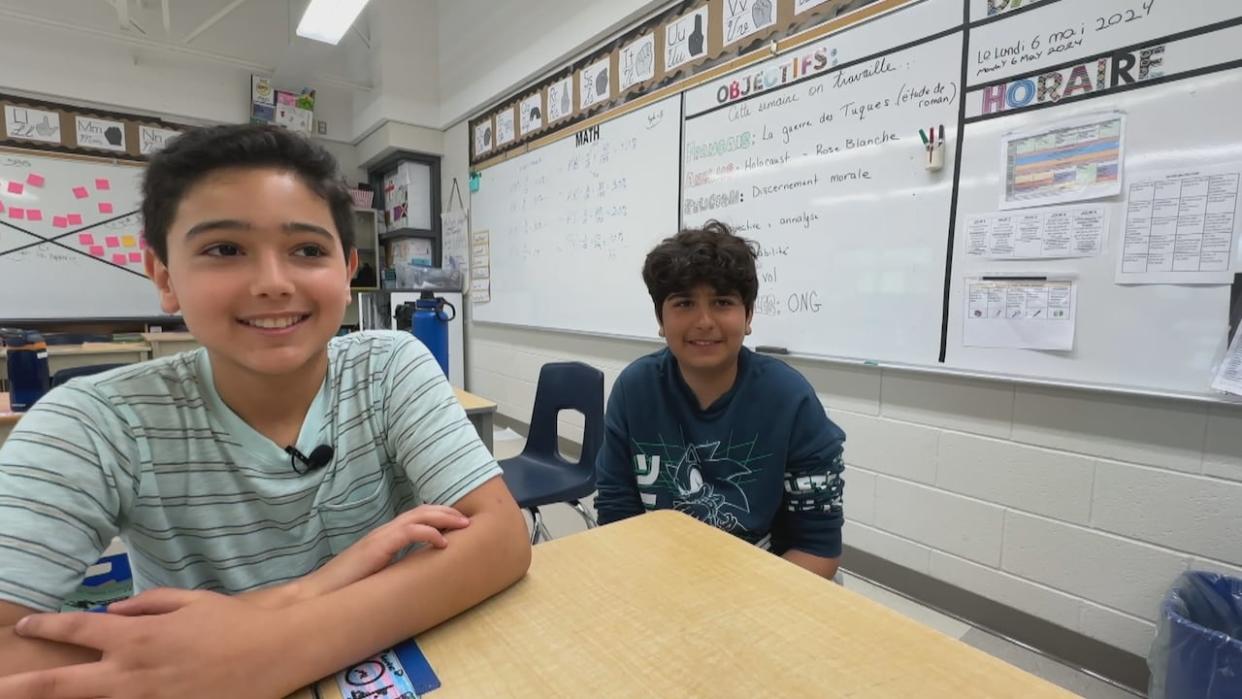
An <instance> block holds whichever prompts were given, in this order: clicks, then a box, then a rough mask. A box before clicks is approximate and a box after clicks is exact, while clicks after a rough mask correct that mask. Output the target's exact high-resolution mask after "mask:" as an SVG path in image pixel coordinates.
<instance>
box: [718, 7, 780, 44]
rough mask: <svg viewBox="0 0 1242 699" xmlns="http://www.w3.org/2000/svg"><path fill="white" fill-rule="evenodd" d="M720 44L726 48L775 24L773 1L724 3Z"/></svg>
mask: <svg viewBox="0 0 1242 699" xmlns="http://www.w3.org/2000/svg"><path fill="white" fill-rule="evenodd" d="M723 7H724V22H722V23H721V26H720V34H721V43H722V44H723V45H724V46H728V45H730V44H732V43H734V42H737V41H742V40H743V39H746V38H748V37H750V36H753V35H754V34H757V33H759V32H761V31H763V30H764V29H767V28H768V27H771V26H772V25H774V24H776V2H775V0H729V1H728V2H726V3H724V6H723Z"/></svg>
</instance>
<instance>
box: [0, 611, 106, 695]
mask: <svg viewBox="0 0 1242 699" xmlns="http://www.w3.org/2000/svg"><path fill="white" fill-rule="evenodd" d="M37 611H39V610H35V609H31V608H29V607H23V606H21V605H19V604H14V603H12V602H5V601H3V600H0V677H4V676H5V675H12V674H16V673H18V672H25V671H29V670H42V669H45V668H53V667H60V666H62V665H74V664H77V663H85V662H91V661H93V660H98V659H99V651H97V650H95V649H93V648H82V647H80V646H72V645H68V644H64V643H52V642H50V641H40V640H34V639H28V638H21V637H19V636H17V635H16V634H15V633H14V632H13V626H14V624H16V623H17V622H18V620H19V619H21V618H22V617H24V616H26V615H28V614H34V613H36V612H37Z"/></svg>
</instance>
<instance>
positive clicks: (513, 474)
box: [500, 362, 604, 544]
mask: <svg viewBox="0 0 1242 699" xmlns="http://www.w3.org/2000/svg"><path fill="white" fill-rule="evenodd" d="M562 410H577V411H578V412H580V413H582V415H583V416H584V417H585V418H586V428H585V429H584V430H583V432H582V454H581V455H580V456H579V457H578V461H577V463H574V462H571V461H568V460H566V459H564V458H562V457H561V454H560V450H559V449H558V448H557V442H558V438H559V435H558V434H557V424H556V419H557V415H558V414H559V413H560V411H562ZM603 443H604V373H603V372H601V371H600V370H599V369H596V368H595V367H592V366H588V365H586V364H583V363H582V362H555V363H550V364H544V365H543V368H541V369H540V370H539V385H538V386H537V387H536V389H535V408H534V410H533V411H532V412H531V416H530V431H529V433H528V434H527V438H526V446H525V448H523V449H522V453H521V454H520V455H518V456H515V457H513V458H511V459H504V460H502V461H501V462H500V468H501V469H502V470H503V471H504V478H505V485H507V486H509V492H511V493H513V499H514V500H517V504H518V507H521V508H523V509H525V510H529V511H530V514H531V519H532V522H533V527H532V533H531V538H530V542H531V543H532V544H534V543H537V542H538V541H539V539H540V538H544V539H551V538H552V537H551V536H550V535H549V534H548V530H547V528H546V527H545V526H544V524H543V520H542V518H541V517H540V514H539V508H540V507H543V506H544V505H555V504H558V503H566V504H568V505H570V506H572V507H573V508H574V509H575V510H577V511H578V514H580V515H582V519H584V520H586V524H587V528H588V529H590V528H592V527H594V526H595V518H593V517H592V516H591V514H590V513H589V512H587V510H586V508H584V507H583V506H582V503H580V502H578V501H579V499H581V498H584V497H586V496H588V495H590V494H591V493H593V492H595V456H596V455H597V454H598V453H599V449H600V447H601V446H602V445H603Z"/></svg>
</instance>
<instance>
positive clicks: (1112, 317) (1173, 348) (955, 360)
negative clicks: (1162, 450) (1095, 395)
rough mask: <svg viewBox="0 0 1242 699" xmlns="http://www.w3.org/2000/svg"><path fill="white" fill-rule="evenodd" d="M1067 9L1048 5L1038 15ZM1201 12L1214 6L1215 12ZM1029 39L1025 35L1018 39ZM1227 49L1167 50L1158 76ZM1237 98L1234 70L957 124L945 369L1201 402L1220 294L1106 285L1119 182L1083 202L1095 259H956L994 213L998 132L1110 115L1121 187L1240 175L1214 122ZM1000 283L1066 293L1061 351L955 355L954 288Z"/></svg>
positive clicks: (1228, 134) (1223, 123)
mask: <svg viewBox="0 0 1242 699" xmlns="http://www.w3.org/2000/svg"><path fill="white" fill-rule="evenodd" d="M1068 4H1070V3H1067V2H1060V3H1054V4H1052V5H1049V6H1048V8H1047V11H1051V10H1052V8H1054V7H1056V6H1057V5H1068ZM1102 4H1103V3H1101V5H1102ZM1198 5H1199V3H1186V6H1185V9H1186V14H1191V15H1194V14H1196V13H1199V14H1202V13H1203V12H1204V11H1205V8H1204V7H1198ZM1206 5H1207V6H1212V7H1216V6H1217V3H1213V2H1207V3H1206ZM1044 11H1045V10H1044V8H1041V9H1039V10H1032V11H1030V12H1029V13H1025V14H1022V15H1017V16H1015V17H1014V18H1013V19H1012V20H1004V21H1001V22H998V23H997V24H999V25H1004V24H1006V23H1007V22H1014V23H1019V22H1035V21H1038V20H1041V17H1040V13H1041V12H1044ZM1233 12H1234V14H1235V15H1237V14H1238V12H1239V8H1236V7H1235V8H1234V10H1233ZM1181 26H1182V25H1180V24H1177V25H1174V27H1173V28H1175V29H1176V28H1180V27H1181ZM1011 31H1013V30H1011ZM1030 31H1031V29H1030V27H1028V28H1027V29H1026V30H1022V31H1021V33H1030ZM1238 46H1242V27H1232V28H1226V29H1222V30H1219V31H1217V32H1212V33H1210V34H1206V35H1203V36H1200V37H1196V38H1193V39H1184V40H1182V41H1179V42H1170V43H1169V44H1168V46H1167V50H1166V52H1165V53H1166V55H1167V56H1168V58H1167V61H1166V63H1165V65H1164V66H1162V69H1164V70H1165V71H1166V73H1167V74H1170V75H1173V74H1176V73H1178V72H1180V71H1182V70H1189V69H1193V68H1194V67H1196V64H1211V63H1214V62H1216V61H1218V60H1219V61H1222V62H1223V61H1224V60H1236V59H1237V54H1238V49H1237V48H1236V47H1238ZM972 94H973V93H972ZM1239 95H1242V70H1236V69H1235V70H1228V71H1222V72H1216V73H1211V74H1208V75H1204V76H1201V77H1194V78H1189V79H1186V80H1179V81H1174V82H1168V83H1165V84H1160V85H1155V86H1151V87H1144V88H1143V89H1136V90H1131V91H1128V92H1122V93H1118V94H1115V95H1111V96H1108V97H1102V98H1100V99H1094V100H1085V101H1080V102H1074V103H1071V104H1063V105H1060V106H1055V107H1051V108H1047V109H1041V110H1038V111H1034V112H1027V113H1019V114H1015V115H1008V116H1000V117H998V118H993V119H990V120H986V121H980V122H977V123H969V124H967V125H966V127H965V141H964V146H965V148H964V151H963V154H962V173H961V175H962V176H961V184H960V194H959V208H958V218H957V230H958V231H959V234H958V235H957V236H956V238H955V245H954V258H953V274H952V279H951V280H950V281H951V293H950V299H949V323H948V342H947V350H948V351H947V354H946V365H947V366H949V367H953V368H960V369H973V370H980V371H986V372H995V373H1001V374H1006V375H1013V376H1018V377H1032V378H1048V377H1050V378H1055V379H1059V380H1063V381H1069V382H1081V383H1090V384H1096V385H1106V386H1107V385H1111V386H1126V387H1139V388H1144V389H1153V390H1163V391H1171V392H1185V393H1198V394H1207V393H1208V392H1209V388H1210V385H1211V379H1212V370H1213V369H1214V367H1216V366H1218V365H1219V364H1220V362H1221V360H1222V359H1223V358H1224V355H1225V350H1226V340H1227V337H1228V330H1229V312H1230V307H1229V303H1230V287H1229V286H1224V285H1218V286H1196V285H1173V284H1159V285H1119V284H1116V283H1114V278H1115V272H1116V267H1117V255H1118V254H1120V248H1121V246H1122V244H1123V237H1122V236H1123V230H1124V227H1125V218H1126V192H1127V187H1126V186H1125V183H1124V182H1123V186H1122V194H1121V195H1118V196H1114V197H1109V198H1106V199H1103V200H1095V202H1093V203H1103V204H1104V205H1105V206H1106V207H1107V208H1108V210H1109V235H1108V238H1107V241H1106V248H1105V253H1104V254H1103V255H1100V256H1098V257H1088V258H1078V259H1057V260H1038V261H1036V260H1027V261H995V260H993V261H988V260H982V259H979V258H978V257H977V256H970V255H968V254H967V247H968V243H969V240H968V237H967V236H966V235H964V234H962V233H960V232H961V231H964V230H965V227H966V223H965V222H966V220H967V219H969V218H970V217H971V216H973V215H975V214H986V213H991V212H995V211H996V210H997V204H998V196H997V194H998V192H999V191H1000V189H1001V187H1002V186H1003V185H1002V181H1001V180H1002V177H1003V173H1002V170H1001V158H1000V152H1001V145H1000V140H1001V137H1002V136H1003V135H1004V134H1006V133H1008V132H1011V131H1015V130H1023V129H1029V128H1031V127H1033V126H1037V125H1040V126H1046V125H1051V124H1055V123H1058V122H1061V121H1065V120H1071V119H1074V118H1076V117H1080V116H1090V115H1095V114H1100V113H1102V112H1101V110H1109V111H1117V112H1121V113H1123V114H1124V115H1125V117H1126V131H1127V135H1126V155H1125V168H1124V179H1125V181H1131V180H1136V179H1142V178H1143V177H1144V175H1148V174H1152V173H1154V172H1158V171H1165V170H1170V169H1174V170H1176V169H1180V168H1187V169H1189V168H1203V167H1205V166H1210V165H1213V164H1222V165H1224V164H1231V165H1235V166H1237V165H1242V137H1240V136H1239V133H1238V130H1237V129H1236V128H1235V127H1234V125H1232V124H1230V123H1228V120H1225V119H1221V118H1220V115H1221V114H1227V113H1233V112H1235V111H1236V110H1237V109H1238V108H1239ZM968 105H970V106H969V107H968V112H967V113H968V115H970V114H973V113H975V112H976V109H975V106H974V105H973V101H971V100H968ZM1035 210H1036V211H1038V210H1039V209H1035ZM1016 213H1020V212H1016ZM1239 214H1242V212H1239ZM1234 255H1235V257H1234V265H1233V269H1234V270H1235V271H1238V270H1242V251H1239V250H1237V249H1235V253H1234ZM1006 274H1019V275H1021V274H1038V275H1047V276H1049V277H1050V278H1052V277H1064V278H1070V279H1074V280H1075V281H1076V282H1077V284H1078V309H1077V311H1078V317H1077V324H1076V333H1075V341H1074V348H1073V350H1071V351H1064V352H1052V351H1048V352H1045V351H1034V350H1021V349H994V348H977V347H964V346H963V344H962V342H961V338H962V334H963V328H964V325H963V323H964V317H963V316H964V314H965V301H964V299H963V287H964V283H963V280H964V279H965V278H967V277H978V276H983V275H1006Z"/></svg>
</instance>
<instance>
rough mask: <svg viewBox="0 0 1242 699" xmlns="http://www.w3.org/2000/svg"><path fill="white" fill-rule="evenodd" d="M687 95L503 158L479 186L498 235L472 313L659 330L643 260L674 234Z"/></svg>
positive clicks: (484, 222) (481, 209) (484, 215)
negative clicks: (486, 281)
mask: <svg viewBox="0 0 1242 699" xmlns="http://www.w3.org/2000/svg"><path fill="white" fill-rule="evenodd" d="M680 127H681V98H680V97H671V98H668V99H665V100H663V101H660V102H656V103H654V104H651V105H649V106H647V107H645V108H643V109H639V110H636V111H634V112H631V113H630V114H627V115H625V116H622V117H620V118H617V119H614V120H612V121H609V122H606V123H604V124H601V125H600V126H599V127H598V131H596V130H595V129H593V128H592V129H587V130H585V131H584V132H583V136H582V138H581V139H579V138H577V137H572V138H566V139H562V140H560V141H557V142H555V143H553V144H551V145H549V146H546V147H544V148H540V149H539V150H536V151H533V152H531V153H527V154H525V155H522V156H520V157H517V158H514V159H512V160H507V161H505V162H503V163H501V164H499V165H497V166H495V167H491V168H488V169H487V170H486V171H484V173H483V178H482V182H481V183H480V187H479V191H478V192H476V193H474V194H473V195H471V198H470V201H471V207H472V211H471V218H472V221H471V230H472V233H477V232H478V231H487V232H488V235H489V238H490V251H489V254H490V261H491V272H490V273H491V301H490V302H488V303H476V304H473V305H472V306H471V309H472V312H473V314H474V319H475V320H480V321H485V322H486V321H491V322H502V323H512V324H517V325H530V326H536V327H545V328H554V329H565V330H580V331H585V332H597V333H607V334H615V335H627V336H631V337H644V338H655V337H657V334H656V331H657V329H658V326H657V324H656V320H655V312H654V310H653V308H652V306H651V303H650V301H649V300H648V299H649V298H650V297H649V296H648V295H647V289H646V287H645V286H644V285H643V281H642V265H643V259H644V258H645V257H646V255H647V252H648V251H649V250H650V249H651V248H652V247H654V246H655V244H656V243H658V242H659V241H660V239H662V238H664V237H666V236H670V235H673V234H674V233H676V232H677V158H678V150H679V148H678V139H679V134H678V132H679V130H680Z"/></svg>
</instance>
